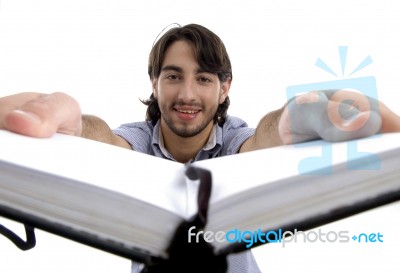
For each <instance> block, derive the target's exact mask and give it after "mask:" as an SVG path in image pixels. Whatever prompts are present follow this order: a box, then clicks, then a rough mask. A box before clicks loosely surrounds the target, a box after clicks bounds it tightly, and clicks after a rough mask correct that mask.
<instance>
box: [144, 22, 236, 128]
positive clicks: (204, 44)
mask: <svg viewBox="0 0 400 273" xmlns="http://www.w3.org/2000/svg"><path fill="white" fill-rule="evenodd" d="M176 41H187V42H189V43H190V44H191V45H192V46H193V49H194V54H195V58H196V60H197V62H198V64H199V66H200V68H201V69H202V70H203V71H206V72H209V73H213V74H216V75H217V76H218V79H219V80H220V81H221V82H226V81H228V80H231V79H232V67H231V61H230V59H229V56H228V53H227V51H226V48H225V45H224V43H223V42H222V40H221V39H220V38H219V37H218V36H217V35H216V34H215V33H213V32H212V31H210V30H209V29H207V28H205V27H203V26H200V25H196V24H189V25H185V26H183V27H175V28H172V29H170V30H168V31H167V32H166V33H165V34H164V35H163V36H162V37H161V38H160V39H159V40H158V41H157V42H156V43H155V44H154V46H153V48H152V49H151V52H150V55H149V64H148V73H149V76H150V80H154V79H158V77H159V76H160V73H161V68H162V67H161V66H162V62H163V61H164V58H165V52H166V51H167V49H168V48H169V47H170V46H171V45H172V44H173V43H174V42H176ZM141 101H142V102H143V103H144V104H145V105H147V106H148V107H147V112H146V120H147V121H152V122H153V123H154V124H155V123H156V122H157V121H158V119H159V118H160V117H161V113H160V108H159V106H158V102H157V99H156V98H155V97H154V95H153V94H151V95H150V98H149V99H147V100H141ZM229 103H230V102H229V97H228V96H227V97H226V98H225V101H224V102H223V103H221V104H220V105H219V106H218V109H217V112H216V114H215V116H214V122H217V123H218V125H222V124H224V122H225V118H226V115H227V111H228V108H229Z"/></svg>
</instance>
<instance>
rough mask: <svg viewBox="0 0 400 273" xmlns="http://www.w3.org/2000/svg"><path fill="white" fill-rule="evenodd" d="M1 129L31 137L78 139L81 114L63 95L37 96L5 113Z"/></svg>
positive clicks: (76, 104)
mask: <svg viewBox="0 0 400 273" xmlns="http://www.w3.org/2000/svg"><path fill="white" fill-rule="evenodd" d="M3 125H4V127H5V128H6V129H8V130H10V131H13V132H16V133H19V134H24V135H28V136H34V137H49V136H51V135H53V134H54V133H56V132H59V133H66V134H72V135H80V134H81V131H82V121H81V111H80V107H79V104H78V103H77V102H76V101H75V100H74V99H72V98H71V97H69V96H68V95H66V94H64V93H60V92H57V93H53V94H49V95H47V94H40V95H38V96H36V97H35V98H34V99H32V100H29V101H27V102H25V103H24V104H22V105H21V106H19V107H17V108H15V109H13V110H11V111H10V112H9V113H7V114H6V115H5V117H4V123H3Z"/></svg>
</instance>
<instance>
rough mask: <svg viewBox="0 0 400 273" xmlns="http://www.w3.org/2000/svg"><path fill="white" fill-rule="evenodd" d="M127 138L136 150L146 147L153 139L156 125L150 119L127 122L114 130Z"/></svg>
mask: <svg viewBox="0 0 400 273" xmlns="http://www.w3.org/2000/svg"><path fill="white" fill-rule="evenodd" d="M112 131H113V133H114V134H116V135H118V136H120V137H122V138H123V139H125V140H126V141H127V142H128V143H129V144H130V145H131V147H132V149H134V150H136V151H141V150H143V149H146V148H147V147H148V146H149V145H150V144H151V141H152V138H153V133H154V125H153V124H152V123H151V122H148V121H140V122H132V123H125V124H122V125H120V126H119V127H118V128H115V129H113V130H112Z"/></svg>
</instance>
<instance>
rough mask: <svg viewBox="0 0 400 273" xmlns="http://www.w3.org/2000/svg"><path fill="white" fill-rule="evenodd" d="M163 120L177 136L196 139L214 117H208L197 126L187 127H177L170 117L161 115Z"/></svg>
mask: <svg viewBox="0 0 400 273" xmlns="http://www.w3.org/2000/svg"><path fill="white" fill-rule="evenodd" d="M161 117H162V119H163V120H164V121H165V124H167V126H168V128H169V129H170V130H171V131H172V132H173V133H174V134H176V135H177V136H180V137H194V136H196V135H198V134H199V133H200V132H202V131H203V130H204V129H205V128H206V127H207V126H208V124H210V122H211V121H212V120H213V119H214V117H213V116H209V117H207V119H205V120H204V121H203V122H202V123H200V124H198V125H196V126H186V125H180V126H177V125H176V124H175V123H174V122H173V121H172V120H171V119H169V118H168V117H166V116H164V115H161Z"/></svg>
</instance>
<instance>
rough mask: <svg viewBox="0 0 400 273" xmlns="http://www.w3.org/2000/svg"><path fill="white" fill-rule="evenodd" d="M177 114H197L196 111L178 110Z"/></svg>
mask: <svg viewBox="0 0 400 273" xmlns="http://www.w3.org/2000/svg"><path fill="white" fill-rule="evenodd" d="M178 112H180V113H184V114H195V113H197V111H193V110H178Z"/></svg>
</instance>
